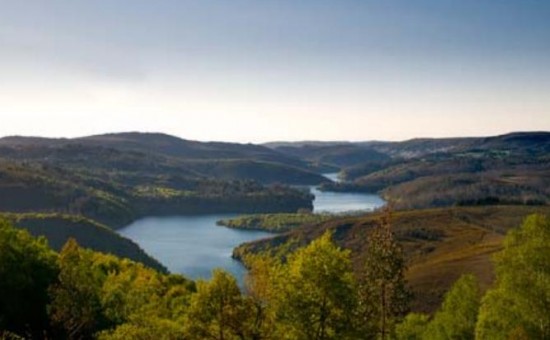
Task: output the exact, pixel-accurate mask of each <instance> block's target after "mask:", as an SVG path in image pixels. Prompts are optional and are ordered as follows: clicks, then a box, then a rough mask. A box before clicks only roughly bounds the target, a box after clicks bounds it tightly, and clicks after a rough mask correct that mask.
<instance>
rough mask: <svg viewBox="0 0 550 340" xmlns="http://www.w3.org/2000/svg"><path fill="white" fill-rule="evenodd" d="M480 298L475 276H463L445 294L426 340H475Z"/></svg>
mask: <svg viewBox="0 0 550 340" xmlns="http://www.w3.org/2000/svg"><path fill="white" fill-rule="evenodd" d="M480 298H481V295H480V292H479V284H478V282H477V280H476V278H475V276H473V275H463V276H462V277H461V278H460V279H458V280H457V281H456V282H455V283H454V285H453V286H452V287H451V289H450V290H449V291H448V292H447V294H445V299H444V301H443V304H442V306H441V309H440V310H439V311H437V313H436V314H435V315H434V318H433V320H432V321H431V322H430V323H429V325H428V328H427V330H426V333H425V334H424V339H434V340H439V339H441V340H446V339H456V340H460V339H463V340H467V339H473V338H474V333H475V327H476V321H477V314H478V311H479V304H480Z"/></svg>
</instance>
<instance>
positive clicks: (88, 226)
mask: <svg viewBox="0 0 550 340" xmlns="http://www.w3.org/2000/svg"><path fill="white" fill-rule="evenodd" d="M0 218H2V219H6V220H8V221H11V222H12V223H13V224H14V225H15V226H17V227H19V228H22V229H26V230H27V231H29V233H31V235H33V236H35V237H38V236H44V237H45V238H46V239H47V240H48V244H49V245H50V246H51V247H52V248H53V249H54V250H56V251H60V250H61V248H63V246H64V245H65V243H67V241H68V240H69V239H70V238H73V239H75V240H76V241H77V242H78V244H80V245H81V246H82V247H84V248H89V249H92V250H94V251H98V252H102V253H111V254H113V255H116V256H118V257H121V258H128V259H131V260H133V261H136V262H141V263H143V264H144V265H146V266H148V267H151V268H154V269H156V270H158V271H160V272H163V273H167V272H168V271H167V269H166V268H165V267H164V266H163V265H162V264H161V263H159V262H158V261H157V260H155V259H154V258H152V257H151V256H149V255H148V254H147V253H145V252H144V251H143V250H142V249H141V248H140V247H139V246H138V245H137V244H136V243H134V242H133V241H131V240H129V239H127V238H125V237H122V236H120V235H119V234H117V233H116V232H113V231H112V230H110V229H109V228H108V227H106V226H104V225H101V224H98V223H97V222H94V221H92V220H90V219H87V218H84V217H81V216H71V215H62V214H53V213H52V214H38V213H26V214H13V213H0Z"/></svg>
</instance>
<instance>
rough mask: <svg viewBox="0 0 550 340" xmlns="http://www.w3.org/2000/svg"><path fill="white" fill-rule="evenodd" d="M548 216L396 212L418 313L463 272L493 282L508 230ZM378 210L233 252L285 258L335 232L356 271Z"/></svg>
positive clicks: (485, 210) (513, 210)
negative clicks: (497, 256) (496, 255)
mask: <svg viewBox="0 0 550 340" xmlns="http://www.w3.org/2000/svg"><path fill="white" fill-rule="evenodd" d="M534 212H541V213H545V214H548V213H549V212H550V207H526V206H492V207H454V208H444V209H430V210H415V211H403V212H396V213H394V214H393V216H392V230H393V231H394V233H395V234H396V236H397V238H398V240H399V242H400V243H401V245H402V246H403V247H404V251H405V257H406V258H407V259H408V271H407V275H406V276H407V280H408V281H409V284H410V286H411V288H412V290H413V292H414V293H415V300H414V303H413V310H414V311H428V312H430V311H433V310H434V309H435V308H436V307H437V306H439V304H440V302H441V299H442V297H443V294H444V293H445V292H446V291H447V290H448V289H449V287H450V286H451V284H452V283H453V282H454V281H455V280H456V279H458V278H459V277H460V275H462V274H463V273H473V274H475V275H476V276H477V277H478V278H479V279H480V282H481V284H482V286H483V287H485V288H486V287H488V286H489V285H490V283H491V282H492V280H493V270H492V264H491V261H490V258H491V255H492V254H493V253H495V252H496V251H498V250H499V249H501V241H502V239H503V237H504V234H505V233H506V231H507V230H509V229H510V228H513V227H517V226H518V225H520V224H521V222H522V220H523V218H524V217H525V216H527V215H528V214H531V213H534ZM379 218H380V215H379V214H377V213H374V214H368V215H364V216H360V217H348V218H339V219H334V220H330V221H327V222H323V223H320V224H316V225H307V226H304V227H301V228H297V229H294V230H293V231H291V232H288V233H286V234H283V235H280V236H276V237H274V238H271V239H265V240H259V241H256V242H251V243H247V244H244V245H242V246H240V247H238V248H237V249H235V251H234V257H236V258H238V259H241V260H243V259H244V258H245V257H246V254H248V253H266V252H267V253H269V254H272V255H275V256H285V254H288V252H291V251H294V250H295V249H297V248H299V247H303V246H305V245H307V244H309V243H310V242H311V241H312V240H314V239H316V238H318V237H320V236H321V235H322V234H323V233H324V232H326V231H327V230H330V231H331V232H332V233H333V239H334V240H335V242H336V243H337V244H338V245H340V246H342V247H344V248H347V249H350V250H351V256H352V260H353V263H354V267H355V270H356V271H359V270H360V268H361V263H362V262H361V259H362V256H363V254H365V251H366V248H365V247H366V244H367V242H366V239H367V238H368V237H369V232H370V230H371V229H372V227H373V226H374V225H376V223H378V220H379Z"/></svg>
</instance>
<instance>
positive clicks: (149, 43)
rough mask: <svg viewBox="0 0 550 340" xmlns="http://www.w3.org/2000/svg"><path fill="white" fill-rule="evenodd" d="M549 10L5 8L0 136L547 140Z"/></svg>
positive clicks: (245, 5) (102, 0) (242, 3)
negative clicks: (517, 134) (519, 136)
mask: <svg viewBox="0 0 550 340" xmlns="http://www.w3.org/2000/svg"><path fill="white" fill-rule="evenodd" d="M549 31H550V3H543V2H540V1H535V0H526V1H522V2H517V1H514V0H503V1H501V2H499V3H494V2H490V1H473V0H472V1H461V2H452V1H444V2H442V1H436V0H422V1H420V2H415V3H414V4H413V3H410V2H409V1H406V0H397V1H395V2H391V3H387V2H381V3H380V2H376V1H355V0H345V1H339V2H334V1H330V0H320V1H312V0H307V1H304V2H300V3H296V2H294V1H289V0H283V1H280V2H277V3H270V2H259V1H253V0H237V1H233V2H220V1H216V0H201V1H199V0H185V1H166V2H162V3H148V2H135V1H130V0H114V1H107V0H99V1H94V2H82V3H75V2H72V1H69V0H48V1H41V2H34V1H29V2H6V3H4V5H3V11H2V12H1V13H0V46H2V53H0V72H1V73H2V75H3V76H2V80H3V81H2V82H0V118H2V119H3V120H4V121H5V122H8V123H7V124H2V125H1V126H0V136H7V135H32V136H43V137H49V138H63V137H65V138H74V137H77V136H86V135H95V134H101V133H114V132H116V131H161V132H162V133H166V134H170V135H174V136H185V139H189V140H197V141H227V142H237V143H256V144H258V143H265V142H270V141H303V140H311V141H369V140H383V141H403V140H409V139H414V138H455V137H456V136H494V135H502V134H506V133H509V132H513V131H548V130H550V96H548V93H550V67H549V66H548V65H549V61H550V39H548V32H549Z"/></svg>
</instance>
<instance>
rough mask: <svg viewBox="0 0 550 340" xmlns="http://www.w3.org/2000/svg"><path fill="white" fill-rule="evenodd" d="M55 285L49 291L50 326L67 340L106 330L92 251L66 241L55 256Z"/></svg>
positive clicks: (87, 336) (97, 274) (98, 274)
mask: <svg viewBox="0 0 550 340" xmlns="http://www.w3.org/2000/svg"><path fill="white" fill-rule="evenodd" d="M58 263H59V268H60V272H59V278H58V281H59V282H58V283H56V284H55V285H53V286H52V287H51V288H50V295H51V299H52V302H51V305H50V306H49V314H50V318H51V321H52V323H53V324H54V325H55V326H56V327H58V328H59V329H60V330H61V331H62V332H63V333H64V335H65V336H67V337H68V338H70V339H82V338H91V337H92V335H93V334H94V333H95V332H97V331H99V330H101V329H104V328H106V318H105V316H104V315H103V310H102V306H101V296H100V292H101V287H102V282H103V280H104V278H103V277H102V275H103V274H102V273H101V272H100V271H99V270H97V268H95V267H94V266H93V252H91V251H86V250H84V249H81V248H80V247H79V246H78V244H77V243H76V241H75V240H74V239H69V241H67V243H66V244H65V246H64V247H63V249H62V250H61V253H60V254H59V260H58Z"/></svg>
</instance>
